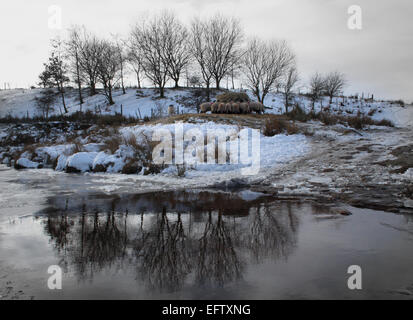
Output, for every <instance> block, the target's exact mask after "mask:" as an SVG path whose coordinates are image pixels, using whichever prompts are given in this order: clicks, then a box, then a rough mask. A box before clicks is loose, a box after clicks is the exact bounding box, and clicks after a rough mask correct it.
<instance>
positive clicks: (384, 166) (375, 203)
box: [253, 127, 413, 213]
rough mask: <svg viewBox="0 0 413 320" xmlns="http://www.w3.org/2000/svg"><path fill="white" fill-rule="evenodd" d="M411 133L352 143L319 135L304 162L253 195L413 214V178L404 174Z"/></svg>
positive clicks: (411, 157) (412, 150) (373, 135)
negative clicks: (260, 194)
mask: <svg viewBox="0 0 413 320" xmlns="http://www.w3.org/2000/svg"><path fill="white" fill-rule="evenodd" d="M318 129H319V128H318ZM318 129H317V128H316V130H318ZM412 129H413V128H412V127H408V128H403V129H396V128H388V129H384V130H382V129H380V130H373V131H369V132H363V133H362V136H359V137H358V138H353V139H350V138H349V139H346V138H344V137H345V136H346V135H345V133H343V132H342V133H341V136H339V139H337V140H332V139H329V137H328V136H323V135H322V134H320V135H318V136H315V137H314V138H313V139H312V142H311V145H312V152H311V153H310V154H309V155H308V156H306V157H305V158H303V159H301V160H299V161H297V162H295V163H292V164H290V165H287V166H284V167H283V168H279V169H277V170H276V171H275V172H273V173H271V174H270V175H269V176H268V177H266V178H265V179H263V180H262V181H260V182H259V183H254V186H253V189H255V190H257V191H258V190H261V191H263V190H265V191H266V192H274V193H275V194H276V195H277V196H278V197H280V198H291V197H294V198H296V197H299V198H303V197H306V198H315V199H321V200H326V201H331V200H338V201H344V202H346V203H349V204H351V205H353V206H357V207H364V208H371V209H377V210H385V211H392V212H412V213H413V200H412V191H413V180H412V178H413V177H412V173H411V169H410V171H407V172H406V170H407V169H408V168H412V167H413V163H412V161H413V130H412ZM339 135H340V133H339Z"/></svg>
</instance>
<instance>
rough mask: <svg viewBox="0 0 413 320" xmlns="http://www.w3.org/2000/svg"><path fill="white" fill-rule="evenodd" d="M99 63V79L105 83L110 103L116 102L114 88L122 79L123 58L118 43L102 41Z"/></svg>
mask: <svg viewBox="0 0 413 320" xmlns="http://www.w3.org/2000/svg"><path fill="white" fill-rule="evenodd" d="M98 61H99V63H98V79H99V80H100V82H101V83H102V85H103V89H104V94H105V96H106V99H107V101H108V103H109V105H113V104H115V102H114V101H113V97H112V90H113V87H114V85H115V84H116V82H117V81H118V80H119V79H120V70H121V58H120V54H119V50H118V47H117V45H116V44H114V43H112V42H110V41H108V40H103V41H101V43H100V55H99V60H98Z"/></svg>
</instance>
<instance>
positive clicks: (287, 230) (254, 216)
mask: <svg viewBox="0 0 413 320" xmlns="http://www.w3.org/2000/svg"><path fill="white" fill-rule="evenodd" d="M250 219H251V220H250V221H251V222H250V228H249V230H248V231H247V232H245V233H244V234H245V240H244V243H245V244H246V246H247V247H248V248H249V250H250V252H251V254H252V257H253V259H254V260H255V262H257V263H259V262H262V260H263V259H265V258H267V257H272V258H274V259H275V258H278V257H287V256H288V255H289V254H290V252H291V250H292V248H293V246H294V244H295V242H296V239H295V234H296V230H297V226H298V219H297V217H296V216H295V215H294V214H293V213H292V211H291V206H289V209H288V212H287V214H286V212H283V211H281V210H280V209H275V208H271V207H270V206H268V205H264V206H263V207H257V208H256V209H255V210H252V212H251V213H250Z"/></svg>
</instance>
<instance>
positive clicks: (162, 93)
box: [159, 86, 165, 98]
mask: <svg viewBox="0 0 413 320" xmlns="http://www.w3.org/2000/svg"><path fill="white" fill-rule="evenodd" d="M159 93H160V95H159V97H160V98H165V90H164V87H163V86H160V87H159Z"/></svg>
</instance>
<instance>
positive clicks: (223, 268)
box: [196, 211, 243, 286]
mask: <svg viewBox="0 0 413 320" xmlns="http://www.w3.org/2000/svg"><path fill="white" fill-rule="evenodd" d="M242 269H243V263H242V262H241V260H240V258H239V256H238V255H237V253H236V251H235V248H234V243H233V239H232V237H231V232H230V229H229V227H228V226H227V224H226V222H225V221H224V220H223V217H222V213H221V211H219V212H218V216H217V219H216V220H215V221H213V217H212V213H211V211H209V212H208V219H207V221H206V222H205V228H204V232H203V234H202V237H201V238H200V239H199V254H198V258H197V270H196V281H197V282H198V284H200V285H205V284H217V285H219V286H222V285H224V284H225V283H227V282H230V281H232V280H235V279H238V278H240V277H241V274H242Z"/></svg>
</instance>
